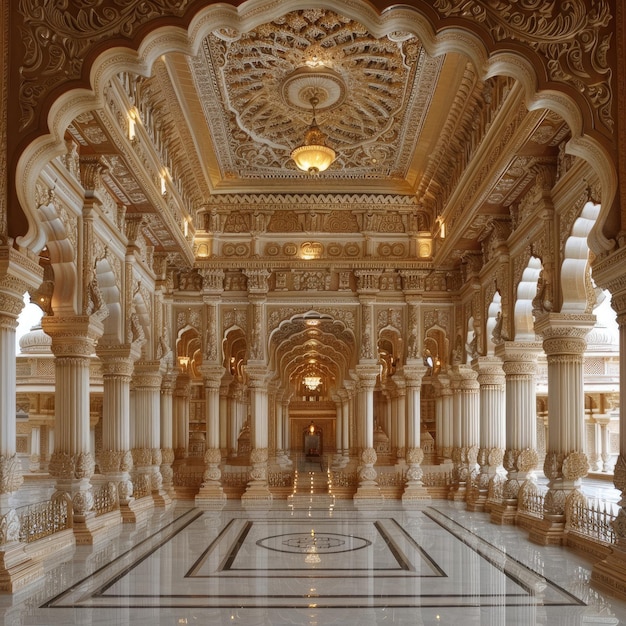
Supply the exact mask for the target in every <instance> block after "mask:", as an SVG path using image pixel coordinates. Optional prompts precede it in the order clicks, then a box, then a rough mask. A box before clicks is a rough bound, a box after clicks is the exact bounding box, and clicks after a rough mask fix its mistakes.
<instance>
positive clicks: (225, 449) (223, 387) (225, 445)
mask: <svg viewBox="0 0 626 626" xmlns="http://www.w3.org/2000/svg"><path fill="white" fill-rule="evenodd" d="M232 380H233V377H232V375H231V374H229V373H228V372H226V373H225V374H224V375H223V376H222V382H221V384H220V453H221V455H222V460H224V459H226V458H227V457H228V453H229V447H230V444H229V432H228V429H229V426H230V424H231V422H232V420H233V415H232V413H231V412H230V404H231V403H230V394H229V390H230V384H231V382H232Z"/></svg>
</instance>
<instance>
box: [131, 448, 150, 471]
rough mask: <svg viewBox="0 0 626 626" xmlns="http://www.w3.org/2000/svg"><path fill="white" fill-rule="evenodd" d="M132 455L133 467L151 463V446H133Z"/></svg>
mask: <svg viewBox="0 0 626 626" xmlns="http://www.w3.org/2000/svg"><path fill="white" fill-rule="evenodd" d="M132 455H133V463H134V465H135V467H140V466H145V465H151V464H152V449H151V448H133V449H132Z"/></svg>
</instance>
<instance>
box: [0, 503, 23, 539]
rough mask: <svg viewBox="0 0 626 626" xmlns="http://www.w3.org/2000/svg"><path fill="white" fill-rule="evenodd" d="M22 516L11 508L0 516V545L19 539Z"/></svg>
mask: <svg viewBox="0 0 626 626" xmlns="http://www.w3.org/2000/svg"><path fill="white" fill-rule="evenodd" d="M19 538H20V518H19V515H18V514H17V512H16V511H15V509H11V510H9V511H8V512H7V513H6V514H5V515H3V516H2V517H0V545H4V544H7V543H10V542H12V541H19Z"/></svg>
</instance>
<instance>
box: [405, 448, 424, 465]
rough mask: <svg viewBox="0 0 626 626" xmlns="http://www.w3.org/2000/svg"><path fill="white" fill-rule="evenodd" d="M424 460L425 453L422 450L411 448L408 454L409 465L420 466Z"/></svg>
mask: <svg viewBox="0 0 626 626" xmlns="http://www.w3.org/2000/svg"><path fill="white" fill-rule="evenodd" d="M423 460H424V451H423V450H422V449H421V448H409V449H408V451H407V454H406V462H407V463H408V464H409V465H420V464H421V463H422V461H423Z"/></svg>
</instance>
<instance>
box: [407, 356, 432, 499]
mask: <svg viewBox="0 0 626 626" xmlns="http://www.w3.org/2000/svg"><path fill="white" fill-rule="evenodd" d="M403 373H404V378H405V381H406V418H407V419H406V424H407V437H406V443H407V452H406V462H407V465H408V469H407V472H406V485H405V487H404V492H403V493H402V504H403V505H404V506H405V507H406V506H407V505H411V504H415V503H423V502H428V501H430V495H429V493H428V491H427V490H426V488H425V487H424V483H423V482H422V476H423V475H424V471H423V470H422V468H421V467H420V466H421V464H422V461H423V460H424V451H423V450H422V448H421V446H420V439H421V426H422V423H421V410H420V406H421V397H420V392H421V387H422V378H423V377H424V374H425V373H426V367H425V366H424V365H423V364H421V363H419V362H415V360H414V359H408V360H407V363H406V365H405V366H404V368H403Z"/></svg>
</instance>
